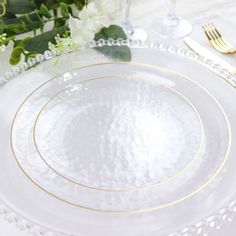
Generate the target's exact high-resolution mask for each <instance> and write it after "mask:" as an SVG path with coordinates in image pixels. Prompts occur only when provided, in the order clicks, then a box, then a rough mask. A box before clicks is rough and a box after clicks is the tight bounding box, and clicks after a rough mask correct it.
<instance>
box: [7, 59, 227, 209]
mask: <svg viewBox="0 0 236 236" xmlns="http://www.w3.org/2000/svg"><path fill="white" fill-rule="evenodd" d="M113 64H125V65H129V64H132V65H140V66H144V67H146V68H151V69H156V70H161V71H163V72H168V73H171V74H175V75H178V76H179V77H181V78H183V79H185V80H187V81H190V82H191V83H193V84H194V85H196V86H198V87H199V88H200V89H201V90H203V91H204V93H206V94H207V95H208V96H209V97H210V98H211V99H212V100H213V101H214V102H215V103H216V104H217V106H218V108H219V109H220V111H221V112H222V115H223V117H224V119H225V121H226V124H227V133H228V144H227V148H226V149H227V150H226V153H225V155H224V159H223V160H222V162H221V164H220V165H219V166H218V168H217V169H216V171H215V172H214V173H213V174H212V175H211V176H210V177H209V178H208V179H207V181H206V182H204V183H203V184H202V185H200V186H199V187H197V188H196V189H195V190H193V191H192V192H190V193H187V194H186V195H185V196H183V197H180V198H177V199H176V200H174V201H170V202H167V203H165V204H162V205H160V206H153V207H148V208H145V209H137V210H136V209H135V210H121V211H113V210H103V209H95V208H91V207H87V206H82V205H80V204H76V203H73V202H71V201H67V200H65V199H62V198H61V197H58V196H57V195H55V194H53V193H51V192H50V191H48V190H47V189H46V188H45V187H42V186H40V184H39V183H37V181H35V180H34V179H33V178H32V177H31V176H30V175H29V174H28V173H27V171H26V170H25V169H24V167H23V166H22V165H21V163H20V162H19V160H18V158H17V155H16V152H15V147H14V143H13V131H14V125H15V121H16V119H17V116H18V114H19V112H20V110H21V108H22V107H23V106H24V104H25V103H26V101H27V100H28V99H29V98H30V97H31V96H32V95H33V94H34V93H35V92H37V91H38V90H40V89H41V88H42V87H43V86H44V85H46V84H47V83H49V82H50V81H53V80H55V79H57V78H58V77H59V76H60V75H57V76H55V77H53V78H52V79H50V80H48V81H47V82H45V83H44V84H42V85H41V86H40V87H38V88H36V89H35V90H34V91H33V92H32V93H31V94H30V95H29V96H28V97H27V98H26V99H25V100H24V101H23V103H22V104H21V105H20V107H19V109H18V110H17V112H16V114H15V116H14V119H13V122H12V126H11V134H10V141H11V148H12V152H13V156H14V158H15V160H16V162H17V164H18V166H19V168H20V169H21V170H22V171H23V173H24V174H25V175H26V177H27V178H28V179H29V180H30V181H31V182H32V183H33V184H34V185H36V186H37V187H39V188H40V189H41V190H43V191H44V192H46V193H48V194H49V195H51V196H52V197H54V198H56V199H58V200H61V201H63V202H65V203H68V204H70V205H73V206H76V207H80V208H83V209H87V210H93V211H97V212H110V213H141V212H149V211H155V210H159V209H163V208H166V207H169V206H173V205H176V204H178V203H181V202H183V201H185V200H187V199H189V198H191V197H193V196H194V195H196V194H198V193H199V192H201V191H202V190H203V189H205V188H206V187H207V186H208V185H209V184H210V183H211V182H212V180H214V179H215V177H216V176H217V175H218V174H219V173H220V172H221V170H222V169H223V167H224V165H225V164H226V161H227V159H228V156H229V152H230V148H231V128H230V123H229V120H228V117H227V115H226V113H225V111H224V109H223V107H222V106H221V104H220V103H219V102H218V100H217V99H216V98H215V97H214V95H213V94H211V93H210V91H208V90H207V89H206V88H205V87H203V86H202V85H200V84H199V83H197V82H196V81H194V80H192V79H191V78H189V77H187V76H185V75H183V74H181V73H179V72H176V71H174V70H169V69H166V68H163V67H159V66H154V65H149V64H144V63H139V62H115V63H113V62H107V63H100V64H96V65H90V66H86V67H81V68H75V69H73V70H71V71H74V70H76V69H77V70H78V69H86V68H89V67H93V66H99V65H113ZM63 74H65V73H63ZM63 74H61V75H63ZM52 99H53V98H52ZM50 101H51V100H49V102H50ZM46 106H47V104H46V105H45V106H44V107H46ZM44 107H43V108H44ZM43 108H42V110H43ZM42 110H41V111H42ZM41 111H40V112H41ZM40 112H39V115H40V114H41V113H40Z"/></svg>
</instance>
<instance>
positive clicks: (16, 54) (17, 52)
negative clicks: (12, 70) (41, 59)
mask: <svg viewBox="0 0 236 236" xmlns="http://www.w3.org/2000/svg"><path fill="white" fill-rule="evenodd" d="M24 50H25V49H24V48H23V47H21V46H17V47H15V48H14V49H13V51H12V53H11V58H10V63H11V65H16V64H18V63H19V62H20V60H21V54H22V53H23V52H24Z"/></svg>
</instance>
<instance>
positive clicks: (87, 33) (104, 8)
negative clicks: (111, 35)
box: [69, 0, 121, 45]
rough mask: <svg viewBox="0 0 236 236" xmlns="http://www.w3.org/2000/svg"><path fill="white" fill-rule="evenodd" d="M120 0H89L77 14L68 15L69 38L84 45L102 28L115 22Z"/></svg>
mask: <svg viewBox="0 0 236 236" xmlns="http://www.w3.org/2000/svg"><path fill="white" fill-rule="evenodd" d="M120 3H121V1H120V0H93V1H89V3H88V4H87V6H86V7H84V8H83V9H82V10H81V11H80V12H79V15H78V18H79V19H77V18H73V17H70V19H69V28H70V32H71V38H72V40H73V41H74V42H76V43H77V44H79V45H84V44H86V43H87V42H88V41H91V40H93V39H94V36H95V34H96V33H98V32H99V31H100V30H101V29H102V28H104V27H109V26H110V25H112V24H115V23H116V21H117V18H118V17H117V16H118V13H119V9H120V6H121V4H120Z"/></svg>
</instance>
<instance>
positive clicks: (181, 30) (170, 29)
mask: <svg viewBox="0 0 236 236" xmlns="http://www.w3.org/2000/svg"><path fill="white" fill-rule="evenodd" d="M151 31H152V32H153V33H154V34H156V35H157V36H160V37H162V38H169V39H179V38H183V37H185V36H187V35H188V34H190V33H191V32H192V25H191V24H190V23H189V22H188V21H186V20H184V19H182V18H179V17H178V16H177V15H176V0H169V12H168V14H167V15H166V17H165V18H164V19H156V20H155V21H154V22H153V24H152V27H151Z"/></svg>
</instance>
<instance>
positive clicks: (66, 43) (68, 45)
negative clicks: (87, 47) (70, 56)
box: [48, 35, 77, 53]
mask: <svg viewBox="0 0 236 236" xmlns="http://www.w3.org/2000/svg"><path fill="white" fill-rule="evenodd" d="M55 40H56V43H55V44H53V43H51V42H49V43H48V48H49V50H51V51H55V50H57V51H59V52H61V53H66V52H68V50H75V49H76V48H77V45H76V44H75V43H74V42H73V41H72V39H71V37H65V38H61V37H60V36H59V35H57V36H56V37H55Z"/></svg>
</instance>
